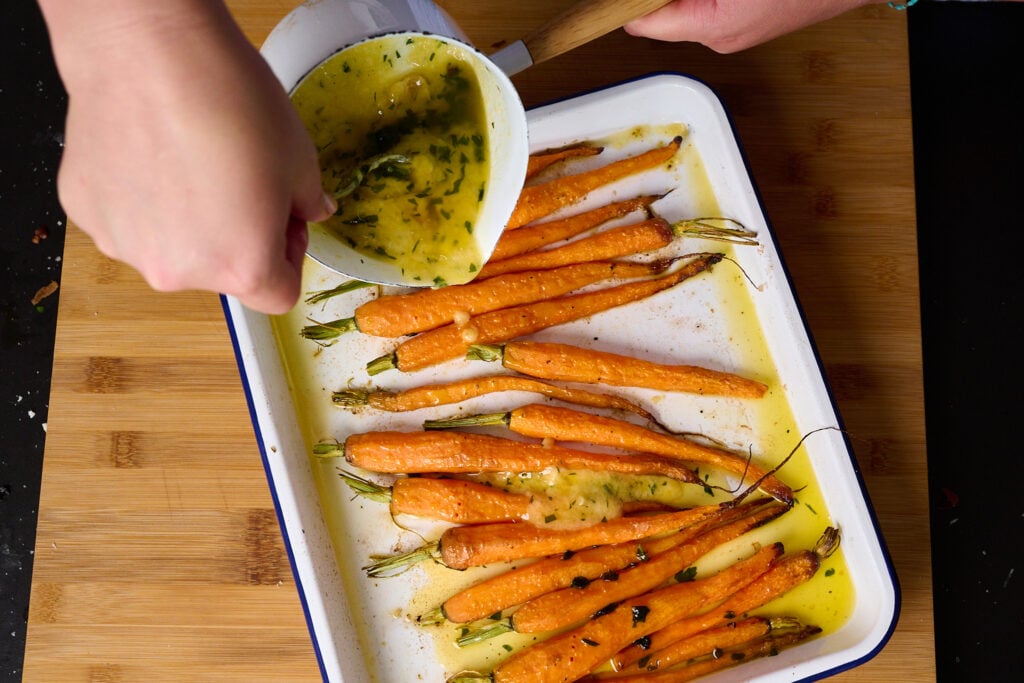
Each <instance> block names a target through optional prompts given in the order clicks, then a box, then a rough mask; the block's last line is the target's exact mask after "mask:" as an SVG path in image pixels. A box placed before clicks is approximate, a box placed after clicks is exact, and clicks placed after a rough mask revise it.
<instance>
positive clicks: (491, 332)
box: [367, 254, 722, 374]
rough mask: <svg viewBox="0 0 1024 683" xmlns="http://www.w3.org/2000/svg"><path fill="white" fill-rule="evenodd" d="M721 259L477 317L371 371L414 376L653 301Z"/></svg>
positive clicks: (419, 341) (419, 339) (419, 340)
mask: <svg viewBox="0 0 1024 683" xmlns="http://www.w3.org/2000/svg"><path fill="white" fill-rule="evenodd" d="M721 260H722V255H721V254H702V255H699V256H697V257H695V258H694V259H693V260H691V261H689V262H688V263H686V264H684V265H683V266H682V267H680V268H678V269H677V270H675V271H673V272H671V273H669V274H668V275H662V276H660V277H657V278H653V279H649V280H641V281H638V282H627V283H625V284H621V285H616V286H613V287H605V288H602V289H599V290H595V291H591V292H582V293H579V294H569V295H566V296H560V297H557V298H554V299H548V300H545V301H538V302H536V303H532V304H524V305H521V306H513V307H510V308H505V309H502V310H498V311H491V312H490V313H484V314H483V315H479V316H476V317H474V318H472V319H471V320H470V322H469V323H467V324H466V325H465V326H458V325H454V324H452V325H446V326H444V327H439V328H437V329H434V330H430V331H429V332H424V333H423V334H420V335H417V336H415V337H413V338H411V339H409V340H408V341H405V342H403V343H402V344H400V345H399V346H398V348H397V349H395V351H394V353H392V354H389V355H388V356H382V357H381V358H377V359H374V360H372V361H370V362H369V363H368V364H367V372H369V373H370V374H377V373H379V372H382V371H384V370H387V369H391V368H397V369H398V370H401V371H402V372H413V371H415V370H421V369H423V368H427V367H431V366H434V365H438V364H440V363H443V362H445V361H448V360H452V359H455V358H459V357H462V356H465V354H466V351H467V350H468V349H469V347H470V346H471V345H473V344H496V343H501V342H505V341H509V340H510V339H514V338H516V337H521V336H524V335H527V334H532V333H534V332H539V331H540V330H543V329H547V328H549V327H553V326H555V325H561V324H564V323H568V322H572V321H574V320H580V319H582V318H587V317H590V316H592V315H595V314H597V313H601V312H603V311H607V310H610V309H612V308H617V307H619V306H624V305H626V304H630V303H634V302H636V301H640V300H643V299H646V298H648V297H651V296H653V295H655V294H657V293H658V292H661V291H664V290H666V289H669V288H670V287H674V286H675V285H678V284H679V283H681V282H683V281H685V280H687V279H688V278H691V277H693V276H695V275H698V274H700V273H702V272H704V271H705V270H710V269H711V268H712V267H713V266H714V265H715V264H717V263H718V262H719V261H721ZM484 282H487V280H484Z"/></svg>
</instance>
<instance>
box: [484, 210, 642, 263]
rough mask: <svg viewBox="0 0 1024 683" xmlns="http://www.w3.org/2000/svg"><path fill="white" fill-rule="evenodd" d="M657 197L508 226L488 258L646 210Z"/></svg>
mask: <svg viewBox="0 0 1024 683" xmlns="http://www.w3.org/2000/svg"><path fill="white" fill-rule="evenodd" d="M660 198H661V195H645V196H641V197H633V198H631V199H626V200H624V201H620V202H613V203H611V204H603V205H601V206H599V207H597V208H595V209H590V210H589V211H583V212H582V213H578V214H575V215H573V216H568V217H567V218H560V219H557V220H552V221H548V222H546V223H537V224H536V225H530V226H526V227H523V228H519V229H518V230H509V231H507V232H505V233H504V234H502V236H501V238H500V239H499V240H498V243H497V244H496V245H495V247H494V251H493V252H491V259H490V260H491V261H500V260H502V259H506V258H510V257H512V256H518V255H519V254H524V253H526V252H528V251H534V250H535V249H540V248H542V247H546V246H549V245H552V244H554V243H556V242H560V241H562V240H567V239H569V238H571V237H576V236H577V235H581V234H583V233H584V232H586V231H587V230H591V229H593V228H596V227H599V226H601V225H603V224H604V223H607V222H608V221H611V220H614V219H616V218H622V217H624V216H628V215H629V214H631V213H634V212H636V211H647V209H648V208H649V207H650V205H651V204H653V203H654V202H655V201H657V200H658V199H660Z"/></svg>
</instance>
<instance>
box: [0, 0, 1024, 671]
mask: <svg viewBox="0 0 1024 683" xmlns="http://www.w3.org/2000/svg"><path fill="white" fill-rule="evenodd" d="M908 18H909V30H910V51H911V83H912V103H913V111H914V147H915V167H916V170H915V173H916V183H917V202H918V209H917V210H918V225H919V252H920V262H921V293H922V331H923V343H924V361H925V394H926V395H925V400H926V413H927V414H926V421H927V434H928V460H929V490H930V493H931V496H932V504H931V513H932V545H933V572H934V580H935V614H936V651H937V655H936V660H937V669H938V679H939V680H940V681H1003V680H1013V676H1011V675H1010V674H1009V672H1012V671H1013V670H1015V664H1016V660H1017V651H1016V648H1017V647H1019V645H1018V643H1017V642H1016V641H1017V636H1018V635H1019V634H1020V633H1021V632H1022V629H1021V626H1022V623H1021V619H1022V617H1021V615H1022V613H1024V612H1022V608H1024V605H1022V604H1021V590H1020V586H1021V579H1022V578H1024V577H1022V576H1020V575H1019V574H1020V573H1021V572H1022V571H1024V568H1020V569H1019V568H1018V565H1019V564H1020V563H1019V559H1020V557H1021V553H1020V544H1021V542H1022V541H1021V538H1022V535H1021V531H1022V529H1021V526H1022V521H1024V516H1022V513H1024V509H1022V505H1021V502H1020V498H1019V495H1018V492H1017V488H1018V482H1020V481H1021V477H1022V475H1024V472H1022V460H1024V458H1022V454H1021V450H1022V448H1021V446H1020V442H1021V438H1020V437H1019V436H1018V434H1017V432H1016V429H1015V428H1016V426H1017V425H1016V420H1018V419H1021V413H1020V408H1021V407H1022V406H1024V400H1022V399H1021V395H1022V392H1021V389H1020V387H1021V383H1022V381H1024V376H1022V375H1024V372H1022V367H1024V361H1022V357H1024V349H1022V348H1021V346H1020V343H1021V340H1022V337H1024V334H1022V333H1024V305H1022V303H1024V302H1022V297H1024V294H1022V283H1021V276H1020V274H1019V273H1020V264H1019V262H1020V261H1021V257H1020V256H1019V253H1020V251H1021V249H1020V248H1019V246H1018V244H1017V238H1018V237H1019V236H1020V235H1021V233H1022V228H1024V225H1022V223H1024V220H1022V218H1021V216H1022V199H1024V183H1022V182H1021V179H1020V174H1019V173H1018V172H1017V167H1018V166H1019V165H1020V164H1021V163H1022V160H1024V138H1022V135H1021V131H1020V124H1021V122H1022V117H1024V106H1021V105H1020V104H1019V103H1018V102H1017V100H1018V99H1019V98H1020V96H1021V94H1022V93H1024V87H1022V86H1024V47H1022V46H1021V42H1022V41H1021V38H1022V37H1024V3H957V2H944V3H930V2H920V3H918V4H917V5H915V6H914V7H913V8H911V9H910V10H908ZM65 107H66V100H65V96H64V93H63V91H62V90H61V86H60V82H59V79H58V78H57V75H56V72H55V70H54V68H53V64H52V61H51V59H50V56H49V50H48V45H47V39H46V33H45V29H44V27H43V24H42V22H41V19H40V17H39V15H38V10H37V8H36V6H35V3H34V2H32V1H31V0H7V2H6V3H5V7H4V9H3V11H2V12H0V121H2V133H0V301H2V302H3V319H2V321H0V354H2V355H0V595H2V603H0V604H2V608H3V609H2V623H0V680H11V681H18V680H20V679H21V665H22V660H23V655H24V638H25V627H26V623H27V617H28V598H29V586H30V576H31V568H32V549H33V546H34V538H35V524H36V519H37V514H36V506H37V503H38V495H39V479H40V468H41V464H42V453H43V444H44V438H45V431H44V425H45V422H46V416H47V401H48V395H49V378H50V367H51V364H52V354H53V332H54V323H55V319H56V310H57V303H58V300H59V292H58V294H56V295H54V296H51V297H50V298H47V299H45V300H44V301H43V302H42V303H41V304H40V306H41V310H39V309H37V308H36V307H35V306H33V305H32V303H31V299H32V296H33V294H34V293H35V292H36V290H37V289H39V288H40V287H42V286H43V285H45V284H47V283H48V282H50V280H58V281H59V280H60V254H61V251H62V246H63V236H64V228H63V216H62V215H61V213H60V208H59V205H58V203H57V201H56V197H55V191H54V175H55V173H56V168H57V160H58V158H59V154H60V141H61V133H60V131H61V128H62V121H63V116H64V111H65ZM40 228H41V229H43V230H45V231H46V232H47V233H48V237H47V238H46V239H44V240H41V241H39V243H34V242H33V236H34V234H35V233H36V230H37V229H40Z"/></svg>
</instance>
